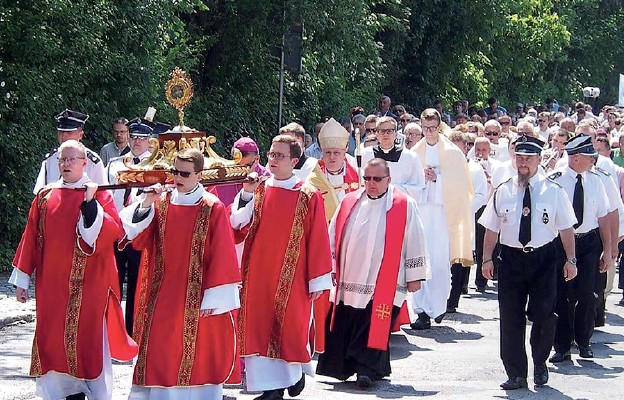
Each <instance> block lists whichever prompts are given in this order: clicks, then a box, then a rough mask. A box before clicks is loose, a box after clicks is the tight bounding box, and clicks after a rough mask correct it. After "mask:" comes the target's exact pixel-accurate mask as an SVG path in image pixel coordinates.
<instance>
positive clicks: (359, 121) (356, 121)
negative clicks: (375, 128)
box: [347, 114, 367, 156]
mask: <svg viewBox="0 0 624 400" xmlns="http://www.w3.org/2000/svg"><path fill="white" fill-rule="evenodd" d="M365 121H366V116H364V115H362V114H356V115H354V116H353V118H351V122H352V123H353V132H351V134H350V135H349V148H348V150H347V153H349V154H350V155H351V156H355V145H356V142H357V141H356V140H355V134H356V133H357V132H359V133H360V145H362V144H363V143H364V140H365V138H366V135H367V132H366V129H365V128H364V122H365Z"/></svg>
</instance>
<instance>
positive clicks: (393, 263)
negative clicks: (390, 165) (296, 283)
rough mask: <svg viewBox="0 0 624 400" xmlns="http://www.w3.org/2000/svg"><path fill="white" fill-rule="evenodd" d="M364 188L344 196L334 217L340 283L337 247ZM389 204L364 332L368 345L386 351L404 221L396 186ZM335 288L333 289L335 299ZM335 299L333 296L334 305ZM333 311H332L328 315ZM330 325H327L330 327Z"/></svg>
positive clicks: (338, 269)
mask: <svg viewBox="0 0 624 400" xmlns="http://www.w3.org/2000/svg"><path fill="white" fill-rule="evenodd" d="M363 192H364V189H361V190H360V191H358V192H356V193H352V194H349V195H347V196H346V197H345V198H344V200H343V204H342V206H341V207H340V210H339V211H338V216H337V217H336V239H335V240H336V258H335V260H336V280H337V281H338V282H340V275H341V272H342V269H343V268H344V266H343V265H340V250H341V245H342V239H343V233H344V228H345V226H346V224H347V221H348V219H349V217H350V216H351V212H352V211H353V209H354V208H355V205H356V204H357V201H358V199H359V198H360V196H363V195H364V193H363ZM388 195H392V207H391V208H390V209H389V210H388V211H387V212H386V235H385V241H384V255H383V258H382V260H381V266H380V268H379V274H378V275H377V280H376V282H375V292H374V293H373V307H372V313H371V325H370V331H369V333H368V343H367V345H368V347H369V348H373V349H378V350H388V336H389V335H390V330H391V318H390V316H391V315H392V306H393V302H394V296H395V291H396V284H397V279H398V276H399V267H400V265H401V251H402V247H403V238H404V235H405V224H406V222H407V195H406V194H405V193H403V192H401V191H400V190H398V189H396V188H395V189H394V190H393V191H392V193H388ZM337 297H338V291H337V290H336V298H337ZM335 304H337V299H334V305H335ZM335 314H336V313H335V312H334V313H332V316H333V315H335ZM332 327H333V320H332V324H331V325H330V329H331V328H332Z"/></svg>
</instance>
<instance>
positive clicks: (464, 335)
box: [403, 325, 483, 343]
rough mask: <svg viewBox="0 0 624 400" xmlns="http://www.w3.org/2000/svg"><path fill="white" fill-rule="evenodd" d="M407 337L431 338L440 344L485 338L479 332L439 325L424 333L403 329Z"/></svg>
mask: <svg viewBox="0 0 624 400" xmlns="http://www.w3.org/2000/svg"><path fill="white" fill-rule="evenodd" d="M403 332H405V334H406V335H410V336H419V337H424V338H430V339H433V340H435V341H436V342H438V343H457V342H458V341H464V340H479V339H481V338H482V337H483V335H482V334H480V333H478V332H471V331H465V330H463V329H459V330H456V329H455V328H452V327H450V326H446V325H439V326H432V327H431V329H427V330H424V331H416V330H413V329H403Z"/></svg>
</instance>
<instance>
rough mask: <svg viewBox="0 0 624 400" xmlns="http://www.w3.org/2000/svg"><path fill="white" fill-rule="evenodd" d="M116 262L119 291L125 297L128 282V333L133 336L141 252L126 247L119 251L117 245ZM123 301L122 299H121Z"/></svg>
mask: <svg viewBox="0 0 624 400" xmlns="http://www.w3.org/2000/svg"><path fill="white" fill-rule="evenodd" d="M115 261H116V262H117V274H118V277H119V290H120V291H121V296H122V297H123V283H124V280H126V279H125V278H126V276H127V278H128V279H127V280H126V313H125V314H126V331H127V332H128V335H130V336H132V324H133V323H134V295H135V293H136V286H137V279H138V277H139V264H140V263H141V252H140V251H136V250H135V249H133V248H132V246H126V248H125V249H123V250H122V251H119V250H118V249H117V246H116V245H115ZM120 300H121V299H120Z"/></svg>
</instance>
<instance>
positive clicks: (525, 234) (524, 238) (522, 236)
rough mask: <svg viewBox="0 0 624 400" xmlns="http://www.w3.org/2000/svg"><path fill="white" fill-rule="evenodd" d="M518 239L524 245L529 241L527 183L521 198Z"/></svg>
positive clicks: (529, 217) (529, 202) (529, 203)
mask: <svg viewBox="0 0 624 400" xmlns="http://www.w3.org/2000/svg"><path fill="white" fill-rule="evenodd" d="M518 240H519V241H520V243H521V244H522V246H526V245H527V243H529V242H530V241H531V192H530V191H529V186H528V185H527V187H526V189H524V197H523V198H522V216H521V217H520V233H519V234H518Z"/></svg>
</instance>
